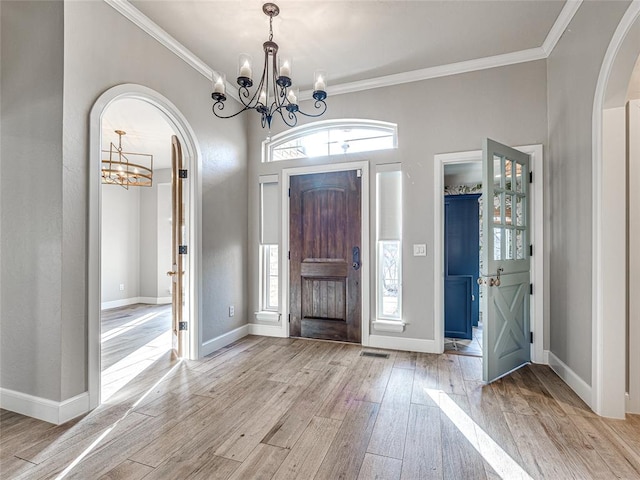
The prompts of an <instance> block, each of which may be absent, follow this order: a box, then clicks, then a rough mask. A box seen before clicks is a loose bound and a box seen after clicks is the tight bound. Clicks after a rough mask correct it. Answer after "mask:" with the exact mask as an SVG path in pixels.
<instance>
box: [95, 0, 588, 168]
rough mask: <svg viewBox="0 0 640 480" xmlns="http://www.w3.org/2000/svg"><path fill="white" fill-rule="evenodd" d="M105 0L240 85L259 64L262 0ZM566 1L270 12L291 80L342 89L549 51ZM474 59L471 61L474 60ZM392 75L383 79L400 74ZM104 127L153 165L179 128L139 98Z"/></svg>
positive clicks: (330, 0) (437, 1)
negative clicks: (240, 66)
mask: <svg viewBox="0 0 640 480" xmlns="http://www.w3.org/2000/svg"><path fill="white" fill-rule="evenodd" d="M107 1H108V3H109V4H110V5H111V6H113V7H114V8H116V9H117V10H119V11H121V13H123V14H124V15H126V16H128V17H129V18H130V19H132V20H134V21H136V23H137V24H139V25H141V26H142V25H144V24H147V27H149V26H150V27H151V32H153V34H157V33H158V27H159V28H160V29H161V30H164V32H166V33H168V34H169V35H170V36H172V37H173V38H174V39H175V40H177V41H178V42H179V43H180V44H181V46H180V45H178V48H177V51H180V52H182V50H184V48H186V49H187V50H189V51H190V52H191V53H190V54H189V55H192V54H195V56H197V57H199V59H200V60H201V61H198V59H195V60H196V61H195V63H194V62H193V61H191V65H192V66H194V67H195V68H198V69H199V70H200V71H201V72H202V73H205V72H207V71H208V68H207V66H208V67H210V68H212V69H214V70H217V71H219V72H221V73H224V74H226V76H227V81H228V82H229V83H231V84H232V85H235V78H236V76H237V61H238V55H239V54H240V53H248V54H250V55H251V56H252V57H253V61H254V72H258V71H259V70H261V68H262V59H263V52H262V43H263V42H265V41H266V40H267V39H268V32H269V19H268V17H267V16H266V15H265V14H264V13H262V5H263V3H264V2H263V1H262V0H248V1H247V0H245V1H240V0H236V1H216V0H130V1H129V2H127V1H126V0H117V1H116V0H107ZM565 3H566V2H565V1H564V0H497V1H496V0H464V1H463V0H412V1H406V0H394V1H379V0H359V1H335V0H326V1H323V2H318V1H307V0H305V1H302V0H286V1H277V4H278V6H279V7H280V14H279V15H278V16H277V17H275V18H274V21H273V30H274V38H273V40H274V41H275V42H277V43H278V45H279V46H280V51H279V55H280V56H283V57H287V58H290V59H292V61H293V69H292V75H291V76H292V79H293V82H294V86H297V87H299V88H300V89H301V90H309V89H310V88H311V86H312V80H313V72H314V71H315V70H317V69H322V70H326V71H327V73H328V79H329V85H328V89H329V93H330V94H332V91H333V90H334V89H335V87H336V85H342V87H343V90H344V91H348V88H349V85H348V84H350V85H355V84H354V83H353V82H361V84H365V87H364V88H371V87H375V86H379V85H380V84H381V82H380V78H381V77H386V78H387V79H388V78H389V77H388V76H389V75H396V76H401V77H402V76H403V75H404V78H405V79H406V78H408V76H407V75H406V73H407V72H414V74H415V73H416V71H418V72H422V71H424V69H434V68H435V69H439V68H441V67H444V69H445V70H446V69H447V67H446V66H451V65H452V64H457V63H458V62H467V61H475V60H477V59H487V58H488V57H495V56H497V55H505V54H507V55H509V54H512V55H519V54H521V53H523V52H532V55H531V56H530V58H529V59H531V58H544V56H546V55H548V50H549V48H550V47H549V46H550V45H551V48H552V47H553V44H554V42H555V41H556V40H557V38H559V36H560V34H561V33H562V30H563V29H564V26H565V25H566V22H568V19H570V18H571V15H572V14H573V13H568V12H567V11H566V10H569V11H571V10H572V8H573V10H572V11H573V12H575V8H577V6H575V5H574V6H573V7H572V8H565V11H564V12H563V8H564V7H565ZM573 3H574V4H576V5H578V4H579V2H575V1H574V2H573ZM567 6H568V7H571V5H570V4H567ZM561 12H562V14H561ZM567 17H568V19H567ZM154 24H155V25H154ZM554 24H555V25H554ZM143 28H144V27H143ZM147 31H149V29H148V28H147ZM164 32H161V31H160V37H163V36H166V34H165V33H164ZM550 32H551V33H550ZM156 38H158V37H156ZM545 40H546V42H545ZM161 41H163V43H165V45H167V46H169V48H172V49H173V50H174V51H176V48H175V47H176V45H175V42H173V40H170V41H169V43H168V44H167V43H166V39H164V40H161ZM534 50H535V52H534ZM541 51H542V52H543V55H542V56H540V52H541ZM187 53H188V52H187ZM536 55H537V56H536ZM202 62H204V63H205V64H206V66H204V67H203V66H202ZM507 63H509V61H507ZM472 64H473V65H472V66H471V68H470V69H473V68H478V67H474V65H475V63H473V62H472ZM453 70H455V68H454V69H453ZM449 73H451V72H449ZM254 75H255V74H254ZM420 76H421V75H413V76H412V78H413V79H414V80H415V79H420ZM391 78H392V80H391V81H387V82H386V84H390V83H391V84H392V83H400V82H401V80H399V81H398V82H396V79H395V78H393V77H391ZM423 78H427V77H424V76H423ZM360 88H361V87H358V89H360ZM103 127H104V128H103V145H104V147H105V148H108V146H109V141H114V143H116V144H117V135H116V134H115V133H114V130H116V129H120V130H124V131H126V132H127V135H125V136H124V137H123V147H124V150H126V151H133V152H140V153H151V154H153V155H154V168H155V169H158V168H169V167H170V162H171V159H170V153H171V150H170V138H171V135H172V134H173V131H172V129H171V127H170V126H169V124H168V123H167V121H166V120H165V118H164V117H163V116H162V115H161V114H160V113H159V112H158V110H157V109H155V108H154V107H152V106H150V105H149V104H147V103H145V102H143V101H141V100H134V99H126V100H120V101H117V102H115V103H114V104H112V105H111V106H110V107H109V109H108V110H107V112H106V113H105V115H104V117H103Z"/></svg>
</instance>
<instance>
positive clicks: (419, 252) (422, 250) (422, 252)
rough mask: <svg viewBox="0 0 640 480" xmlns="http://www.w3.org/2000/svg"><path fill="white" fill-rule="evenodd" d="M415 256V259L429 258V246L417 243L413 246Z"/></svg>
mask: <svg viewBox="0 0 640 480" xmlns="http://www.w3.org/2000/svg"><path fill="white" fill-rule="evenodd" d="M413 256H414V257H426V256H427V246H426V245H425V244H424V243H417V244H414V245H413Z"/></svg>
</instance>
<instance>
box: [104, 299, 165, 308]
mask: <svg viewBox="0 0 640 480" xmlns="http://www.w3.org/2000/svg"><path fill="white" fill-rule="evenodd" d="M136 303H144V304H146V305H166V304H167V303H171V297H131V298H123V299H120V300H112V301H110V302H102V304H101V308H102V310H109V309H110V308H118V307H126V306H127V305H135V304H136Z"/></svg>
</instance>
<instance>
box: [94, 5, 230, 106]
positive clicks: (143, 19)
mask: <svg viewBox="0 0 640 480" xmlns="http://www.w3.org/2000/svg"><path fill="white" fill-rule="evenodd" d="M104 2H105V3H106V4H107V5H109V6H110V7H112V8H113V9H114V10H116V11H117V12H118V13H120V14H121V15H122V16H123V17H125V18H126V19H128V20H130V21H131V22H132V23H133V24H135V25H136V26H138V27H139V28H140V29H142V30H143V31H144V32H146V33H147V34H149V35H150V36H151V37H153V38H155V39H156V40H157V41H158V42H160V43H161V44H162V45H164V46H165V47H166V48H168V49H169V50H170V51H171V52H173V53H175V54H176V55H177V56H178V57H179V58H181V59H182V60H184V61H185V62H186V63H187V64H188V65H189V66H190V67H192V68H193V69H194V70H196V71H197V72H198V73H200V74H201V75H202V76H204V77H205V78H207V79H208V80H211V79H212V78H213V72H214V70H213V69H212V68H211V67H210V66H209V65H207V64H206V63H205V62H204V61H202V60H201V59H200V58H199V57H198V56H197V55H196V54H194V53H193V52H192V51H191V50H189V49H188V48H187V47H185V46H184V45H182V44H181V43H180V42H179V41H178V40H176V39H175V38H173V37H172V36H171V35H169V34H168V33H167V32H166V30H164V29H163V28H161V27H160V26H159V25H158V24H157V23H155V22H154V21H153V20H151V19H150V18H149V17H147V16H146V15H145V14H144V13H142V12H141V11H140V10H138V9H137V8H136V7H134V6H133V5H131V3H129V1H128V0H104ZM234 89H235V87H233V86H232V85H231V84H230V83H229V82H226V90H227V92H230V93H227V95H229V96H231V97H232V98H233V99H235V100H239V99H238V95H237V94H235V93H233V92H234Z"/></svg>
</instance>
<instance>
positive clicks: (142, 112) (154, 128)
mask: <svg viewBox="0 0 640 480" xmlns="http://www.w3.org/2000/svg"><path fill="white" fill-rule="evenodd" d="M115 130H124V131H125V132H126V135H123V137H122V150H123V151H125V152H135V153H148V154H151V155H153V168H154V170H157V169H160V168H170V167H171V135H173V134H174V133H173V129H172V128H171V126H170V125H169V123H168V122H167V120H165V118H164V116H163V115H162V114H161V113H160V111H159V110H158V109H157V108H156V107H154V106H152V105H150V104H149V103H147V102H144V101H142V100H136V99H129V98H126V99H122V100H116V101H115V102H113V103H112V104H111V105H109V107H108V108H107V110H106V111H105V112H104V115H103V117H102V147H103V149H105V150H108V149H109V142H113V143H114V145H116V146H117V145H118V135H117V134H116V133H115ZM131 161H133V159H132V160H131Z"/></svg>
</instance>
